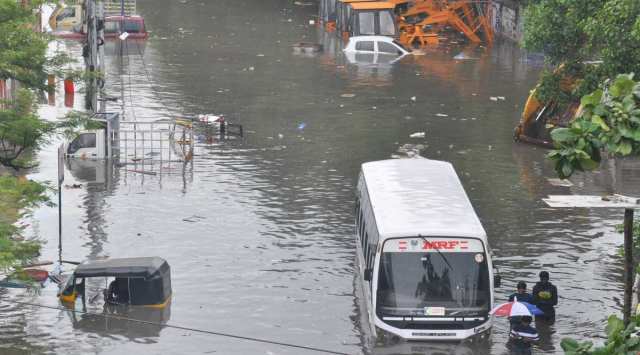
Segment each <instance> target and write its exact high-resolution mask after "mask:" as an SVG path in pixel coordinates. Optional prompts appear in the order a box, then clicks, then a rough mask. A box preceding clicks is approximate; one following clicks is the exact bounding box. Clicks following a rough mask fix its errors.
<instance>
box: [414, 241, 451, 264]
mask: <svg viewBox="0 0 640 355" xmlns="http://www.w3.org/2000/svg"><path fill="white" fill-rule="evenodd" d="M420 238H422V241H425V242H426V241H427V238H425V237H422V236H420ZM433 249H434V250H435V251H437V252H438V255H440V257H441V258H442V260H444V262H445V263H446V264H447V265H448V266H449V268H450V269H451V271H453V266H451V264H450V263H449V260H447V258H446V257H445V256H444V254H443V253H442V252H441V251H440V249H438V248H433Z"/></svg>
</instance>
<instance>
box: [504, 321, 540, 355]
mask: <svg viewBox="0 0 640 355" xmlns="http://www.w3.org/2000/svg"><path fill="white" fill-rule="evenodd" d="M519 318H520V322H519V323H518V324H516V325H514V326H513V327H512V328H511V332H509V348H510V350H511V354H513V355H531V346H532V345H533V344H534V343H536V342H538V340H539V338H538V331H537V330H536V328H534V327H532V326H531V320H532V319H531V317H530V316H524V317H519Z"/></svg>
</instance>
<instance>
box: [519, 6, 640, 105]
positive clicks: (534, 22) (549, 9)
mask: <svg viewBox="0 0 640 355" xmlns="http://www.w3.org/2000/svg"><path fill="white" fill-rule="evenodd" d="M524 47H525V48H527V49H529V50H532V51H538V52H542V53H544V54H545V58H546V60H547V62H548V63H549V64H551V65H552V66H553V67H559V66H560V65H562V66H566V67H571V68H572V69H571V70H568V71H567V70H560V71H556V72H554V73H549V72H547V73H544V74H543V76H542V77H541V81H540V82H541V86H542V89H541V90H537V91H536V97H537V98H538V99H540V100H541V101H542V102H550V101H555V102H560V103H564V102H566V101H567V100H569V101H576V100H578V99H579V98H580V97H582V96H584V95H585V94H587V93H589V92H591V91H593V90H595V88H596V87H597V84H598V83H600V82H602V81H603V80H604V79H605V78H613V77H615V76H616V75H618V74H621V73H640V1H638V0H546V1H537V2H532V3H530V4H529V5H528V6H527V8H526V10H525V30H524ZM590 60H598V61H599V62H598V64H595V65H584V63H586V62H588V61H590ZM553 76H555V78H550V77H553ZM563 77H564V78H567V77H568V78H574V79H578V83H577V85H575V87H573V88H572V89H571V90H569V91H566V90H564V91H563V90H561V88H560V86H559V85H557V83H558V82H559V81H560V80H561V78H563Z"/></svg>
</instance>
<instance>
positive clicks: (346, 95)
mask: <svg viewBox="0 0 640 355" xmlns="http://www.w3.org/2000/svg"><path fill="white" fill-rule="evenodd" d="M355 96H356V94H342V95H340V97H344V98H351V97H355Z"/></svg>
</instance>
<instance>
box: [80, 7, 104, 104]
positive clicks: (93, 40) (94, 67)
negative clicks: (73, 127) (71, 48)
mask: <svg viewBox="0 0 640 355" xmlns="http://www.w3.org/2000/svg"><path fill="white" fill-rule="evenodd" d="M85 6H86V9H85V23H86V25H87V43H86V47H85V51H84V53H83V55H84V57H85V65H86V72H87V74H88V76H89V85H88V88H87V97H86V108H87V109H88V110H90V111H92V112H94V113H96V112H99V110H98V89H99V88H98V76H101V74H102V73H103V72H102V69H103V64H102V62H103V60H101V59H102V58H104V57H103V56H104V54H101V55H100V56H99V55H98V53H99V52H102V49H101V48H100V47H101V46H102V44H104V38H103V37H101V36H100V35H99V32H103V29H102V27H103V24H104V20H103V18H102V17H99V16H98V12H101V14H100V16H102V12H103V11H100V10H99V9H98V8H99V6H98V5H97V4H96V0H86V3H85ZM98 23H100V25H98ZM99 57H102V58H99ZM101 106H102V108H103V109H104V105H101Z"/></svg>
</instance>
